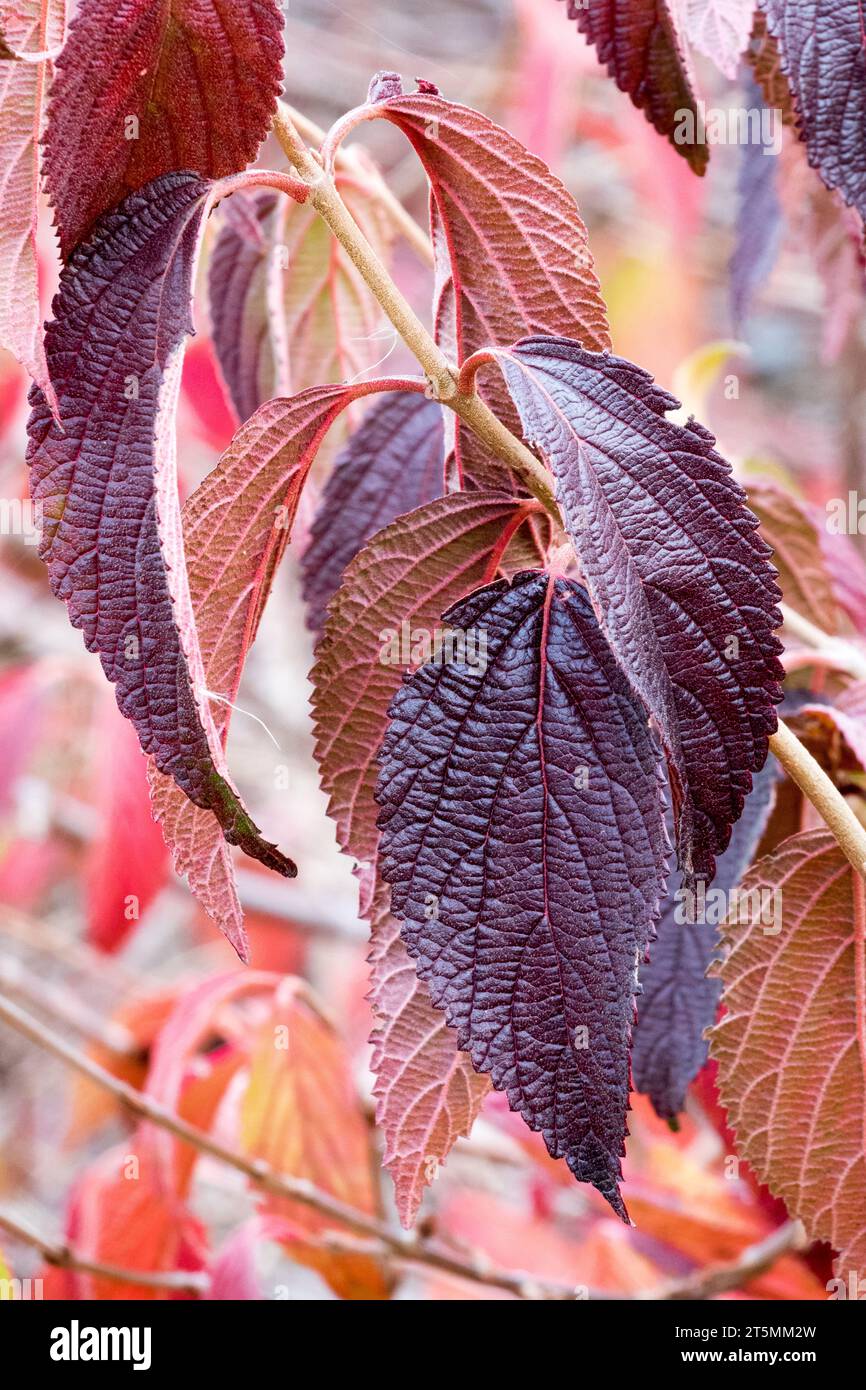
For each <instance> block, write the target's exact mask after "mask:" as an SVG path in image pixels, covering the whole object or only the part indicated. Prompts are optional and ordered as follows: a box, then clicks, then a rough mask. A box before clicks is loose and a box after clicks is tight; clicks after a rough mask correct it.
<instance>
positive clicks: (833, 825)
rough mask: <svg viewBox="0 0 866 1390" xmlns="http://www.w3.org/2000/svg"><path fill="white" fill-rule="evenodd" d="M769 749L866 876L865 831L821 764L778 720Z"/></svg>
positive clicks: (851, 860)
mask: <svg viewBox="0 0 866 1390" xmlns="http://www.w3.org/2000/svg"><path fill="white" fill-rule="evenodd" d="M770 749H771V751H772V752H773V753H775V755H776V757H777V758H778V759H779V762H780V763H781V764H782V766H783V768H784V769H785V771H786V772H787V773H788V776H789V777H791V778H792V779H793V781H794V782H796V784H797V786H798V787H799V788H800V791H801V792H802V793H803V795H804V796H806V797H807V798H808V799H809V801H811V803H812V805H813V806H814V807H815V809H816V811H818V812H819V813H820V815H821V816H822V817H823V819H824V821H825V823H826V825H827V827H828V829H830V830H831V831H832V832H833V834H834V835H835V837H836V839H837V841H838V843H839V848H840V849H841V850H842V852H843V854H844V855H845V857H846V858H847V859H848V862H849V863H850V864H851V865H852V867H853V868H854V869H856V871H857V873H858V874H860V875H861V876H862V877H866V829H864V828H863V826H862V825H861V824H860V822H859V820H858V819H857V817H856V816H855V814H854V812H853V811H852V810H851V807H850V806H849V805H848V802H847V801H846V800H845V798H844V796H843V795H842V793H841V792H840V791H839V789H838V787H836V786H834V784H833V782H831V780H830V778H829V777H828V776H827V774H826V772H825V771H824V769H823V768H822V767H821V765H820V763H818V762H816V761H815V759H814V758H813V757H812V754H811V753H809V752H808V751H807V750H806V749H805V748H804V747H803V744H802V743H801V742H800V740H799V739H798V738H797V736H796V734H792V733H791V730H790V729H789V728H788V726H787V724H785V723H783V722H782V720H781V719H780V720H779V727H778V729H777V730H776V732H775V733H774V734H773V736H772V738H771V739H770Z"/></svg>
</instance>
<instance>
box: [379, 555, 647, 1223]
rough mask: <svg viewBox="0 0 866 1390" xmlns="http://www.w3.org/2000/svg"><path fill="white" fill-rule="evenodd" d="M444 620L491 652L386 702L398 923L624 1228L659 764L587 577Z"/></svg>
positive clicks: (466, 1028)
mask: <svg viewBox="0 0 866 1390" xmlns="http://www.w3.org/2000/svg"><path fill="white" fill-rule="evenodd" d="M445 616H446V620H447V621H448V622H449V623H451V624H452V625H454V626H455V627H458V628H460V629H462V630H463V631H466V632H468V631H473V630H474V631H478V630H479V629H480V630H481V631H483V632H484V633H485V634H486V639H487V653H486V654H487V660H486V665H480V666H478V667H477V668H476V669H473V668H472V667H470V666H469V665H468V664H466V663H463V662H453V663H452V662H447V661H446V662H442V663H439V664H437V663H433V662H430V663H428V664H427V665H426V666H423V667H421V669H420V670H419V671H417V672H416V673H415V674H414V675H413V676H411V677H407V679H406V681H405V684H404V685H403V686H402V688H401V689H400V691H399V692H398V693H397V695H396V696H395V698H394V700H393V701H392V704H391V710H390V713H391V723H390V726H389V729H388V733H387V735H386V737H385V740H384V742H383V745H382V753H381V758H380V766H381V772H380V777H379V781H378V784H377V788H376V795H377V799H378V801H379V803H380V805H381V807H382V812H381V815H380V818H379V825H380V828H381V867H382V873H383V875H384V877H385V879H386V880H387V881H388V882H389V883H390V884H391V906H392V911H393V912H394V913H395V915H396V916H398V917H400V918H401V920H402V921H403V927H402V929H401V931H402V937H403V940H404V941H405V943H406V945H407V947H408V949H409V952H410V954H411V955H412V956H413V957H414V958H415V961H416V969H417V970H418V973H419V975H420V976H421V977H422V979H424V980H425V981H426V982H427V984H428V986H429V988H430V994H431V998H432V1000H433V1003H434V1004H435V1005H436V1006H437V1007H439V1008H442V1009H444V1010H445V1013H446V1016H447V1019H448V1022H449V1024H450V1025H451V1026H452V1027H454V1028H456V1029H457V1034H458V1039H459V1042H460V1045H461V1047H464V1048H466V1049H467V1051H469V1053H470V1055H471V1057H472V1061H473V1064H474V1066H475V1067H476V1068H477V1069H478V1070H479V1071H485V1072H489V1073H490V1075H491V1079H492V1081H493V1084H494V1086H496V1087H497V1088H498V1089H499V1090H504V1091H506V1093H507V1095H508V1100H509V1104H510V1105H511V1107H512V1109H514V1110H517V1111H519V1112H520V1114H522V1115H523V1117H524V1119H525V1120H526V1122H527V1123H528V1124H529V1125H530V1127H531V1128H532V1129H535V1130H541V1132H542V1133H543V1135H544V1139H545V1142H546V1144H547V1146H548V1149H549V1150H550V1153H551V1154H552V1155H553V1156H554V1157H555V1158H565V1159H566V1161H567V1163H568V1166H569V1168H570V1169H571V1171H572V1172H573V1173H574V1175H575V1177H576V1178H578V1179H579V1180H580V1181H583V1182H592V1183H593V1184H594V1185H595V1186H596V1187H597V1188H598V1189H599V1191H600V1192H602V1193H603V1194H604V1196H605V1197H606V1198H607V1200H608V1201H609V1202H610V1203H611V1205H612V1207H613V1208H614V1210H615V1211H617V1212H618V1213H619V1214H620V1215H621V1216H623V1218H625V1208H624V1206H623V1203H622V1198H621V1197H620V1194H619V1186H618V1181H619V1178H620V1176H621V1170H620V1156H621V1155H622V1153H623V1151H624V1140H625V1134H626V1108H627V1104H628V1089H629V1068H628V1046H629V1041H630V1029H631V1023H632V1018H633V1014H634V994H635V988H636V967H637V963H638V961H639V960H640V959H642V958H643V955H644V953H645V951H646V949H647V946H648V944H649V940H650V937H651V934H652V931H653V925H654V921H655V918H656V915H657V911H658V906H659V901H660V898H661V895H662V893H663V890H664V882H665V850H666V836H665V834H664V828H663V827H664V821H663V804H662V784H661V775H660V754H659V751H658V748H657V745H656V743H655V740H654V739H653V737H652V735H651V733H650V731H649V727H648V723H647V719H646V714H645V713H644V711H643V710H642V709H641V708H640V707H639V706H638V705H637V703H636V702H635V700H634V698H633V696H632V695H631V692H630V690H629V688H628V685H627V683H626V681H625V678H624V677H623V676H622V674H621V673H620V671H619V669H618V667H617V665H616V663H615V661H614V659H613V656H612V655H611V652H610V650H609V648H608V646H607V644H606V642H605V640H604V637H603V635H602V633H601V630H600V629H599V627H598V624H597V621H596V619H595V616H594V614H593V611H592V608H591V606H590V603H589V600H588V598H587V596H586V594H585V592H584V590H583V589H581V588H580V586H579V585H577V584H576V583H575V582H574V581H571V580H567V579H554V578H552V577H550V576H548V575H546V574H543V573H539V572H533V571H527V572H524V573H523V574H522V575H519V576H517V577H516V578H515V580H513V581H512V583H511V584H510V585H509V584H508V583H507V582H506V581H499V582H497V583H495V584H492V585H490V586H488V587H487V588H485V589H482V590H480V591H479V592H477V593H475V594H472V595H470V597H469V598H468V599H466V600H464V601H463V602H461V603H458V604H457V605H456V606H455V607H454V608H452V609H450V610H449V611H448V613H447V614H446V615H445Z"/></svg>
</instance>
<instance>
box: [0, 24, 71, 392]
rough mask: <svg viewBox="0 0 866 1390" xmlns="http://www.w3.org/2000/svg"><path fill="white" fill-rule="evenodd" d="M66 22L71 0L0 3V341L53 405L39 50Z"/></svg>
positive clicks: (45, 74) (57, 39) (57, 37)
mask: <svg viewBox="0 0 866 1390" xmlns="http://www.w3.org/2000/svg"><path fill="white" fill-rule="evenodd" d="M64 26H65V4H64V3H63V0H19V3H18V4H16V5H14V6H12V5H9V4H3V5H0V44H2V42H3V40H4V39H5V42H6V45H7V49H8V52H7V55H6V56H2V55H0V346H2V347H6V348H8V349H9V351H10V352H12V353H13V354H14V356H15V357H17V358H18V361H19V362H20V363H21V364H22V366H23V367H25V368H26V369H27V371H28V372H29V373H30V375H31V377H32V378H33V380H34V381H35V382H37V383H38V384H39V386H41V387H42V390H43V391H44V392H45V394H46V397H47V398H48V400H49V402H50V403H51V405H52V408H55V407H56V400H55V397H54V392H53V388H52V386H51V382H50V379H49V376H48V365H47V363H46V361H45V349H44V346H43V343H42V313H41V311H40V307H39V275H38V261H37V251H36V228H37V220H38V201H39V170H40V158H39V137H40V131H41V129H42V118H43V104H44V101H45V94H46V91H47V87H48V82H49V80H50V71H49V68H48V65H47V62H46V61H41V60H39V55H44V54H46V53H47V52H49V51H50V50H52V49H53V48H54V47H56V46H58V45H59V44H60V43H62V38H63V30H64ZM9 52H11V53H13V54H14V55H15V56H14V57H9V56H8V53H9ZM25 59H26V61H25Z"/></svg>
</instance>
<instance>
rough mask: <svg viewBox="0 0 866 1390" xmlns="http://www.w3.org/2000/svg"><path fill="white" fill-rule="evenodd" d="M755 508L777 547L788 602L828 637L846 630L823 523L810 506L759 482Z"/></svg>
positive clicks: (752, 494) (753, 492) (752, 499)
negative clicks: (828, 561)
mask: <svg viewBox="0 0 866 1390" xmlns="http://www.w3.org/2000/svg"><path fill="white" fill-rule="evenodd" d="M749 506H750V507H751V509H752V511H753V512H754V513H755V515H756V516H757V518H758V520H759V521H760V523H761V535H762V536H763V537H764V540H765V541H767V542H768V543H769V544H770V545H771V546H772V547H773V557H772V558H773V564H774V565H775V567H776V569H777V570H778V571H779V581H778V582H779V587H780V588H781V590H782V597H783V599H784V600H785V602H786V603H787V604H788V605H789V607H791V608H795V609H796V610H797V612H798V613H801V614H802V616H803V617H804V618H808V619H809V621H810V622H813V623H815V624H816V626H818V627H820V628H823V630H824V631H825V632H829V633H838V632H840V631H842V630H843V629H844V626H845V623H844V619H843V617H842V613H841V611H840V609H839V605H838V603H837V602H836V596H835V594H834V592H833V585H832V582H831V580H830V576H829V574H828V572H827V566H826V562H825V559H824V552H823V549H822V542H821V536H820V533H819V530H818V520H817V518H816V517H815V516H814V515H813V514H812V513H811V511H810V509H809V507H808V504H806V503H803V502H800V501H798V500H797V498H796V497H794V496H792V494H791V493H790V492H785V491H784V490H783V489H782V488H779V487H775V486H774V485H773V484H772V483H755V484H754V485H753V486H751V487H750V488H749ZM834 539H835V537H834Z"/></svg>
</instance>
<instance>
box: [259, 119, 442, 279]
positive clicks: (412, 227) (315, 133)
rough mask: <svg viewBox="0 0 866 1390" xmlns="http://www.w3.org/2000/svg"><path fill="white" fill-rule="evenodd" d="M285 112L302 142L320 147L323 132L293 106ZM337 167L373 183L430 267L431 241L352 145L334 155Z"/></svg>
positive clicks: (393, 218) (390, 214)
mask: <svg viewBox="0 0 866 1390" xmlns="http://www.w3.org/2000/svg"><path fill="white" fill-rule="evenodd" d="M284 109H285V112H286V115H287V117H288V119H289V120H290V121H291V122H292V124H293V125H294V126H295V128H296V130H297V131H298V133H299V134H300V135H302V136H303V138H304V139H305V140H308V141H309V142H310V144H311V145H321V144H322V141H323V140H324V139H325V134H326V132H325V131H324V130H322V128H321V126H318V125H316V122H315V121H311V120H310V119H309V117H308V116H305V115H303V113H302V112H300V111H296V110H295V108H294V107H293V106H288V105H285V106H284ZM337 165H338V167H339V168H342V169H345V170H346V171H347V172H348V173H352V174H359V175H361V176H362V177H363V179H364V180H365V182H367V183H368V184H369V183H370V182H371V180H372V187H373V192H374V194H375V196H376V199H377V201H378V202H379V203H380V205H381V207H382V208H383V210H384V211H385V212H386V213H387V215H388V217H390V219H391V221H392V223H393V224H394V226H395V228H396V229H397V231H399V232H400V233H401V234H402V235H403V236H404V237H405V239H406V241H408V243H409V245H410V246H411V247H412V249H413V251H415V252H416V254H417V255H418V258H419V259H420V260H421V261H423V262H424V264H425V265H426V266H431V267H432V265H433V246H432V243H431V241H430V238H429V237H428V235H427V233H426V232H425V231H424V229H423V227H419V226H418V223H417V222H416V221H415V218H414V217H412V216H410V214H409V213H408V212H407V211H406V209H405V208H404V206H403V204H402V203H401V202H400V200H399V198H397V197H395V196H394V194H393V193H392V192H391V189H390V188H389V187H388V185H387V183H386V182H385V180H384V179H383V177H382V175H381V174H380V172H379V170H378V169H377V168H376V166H375V165H374V164H373V163H372V162H369V163H368V162H367V160H365V159H363V158H361V157H360V156H359V155H358V154H357V153H356V150H355V148H354V146H351V145H341V146H340V149H339V150H338V152H337Z"/></svg>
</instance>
